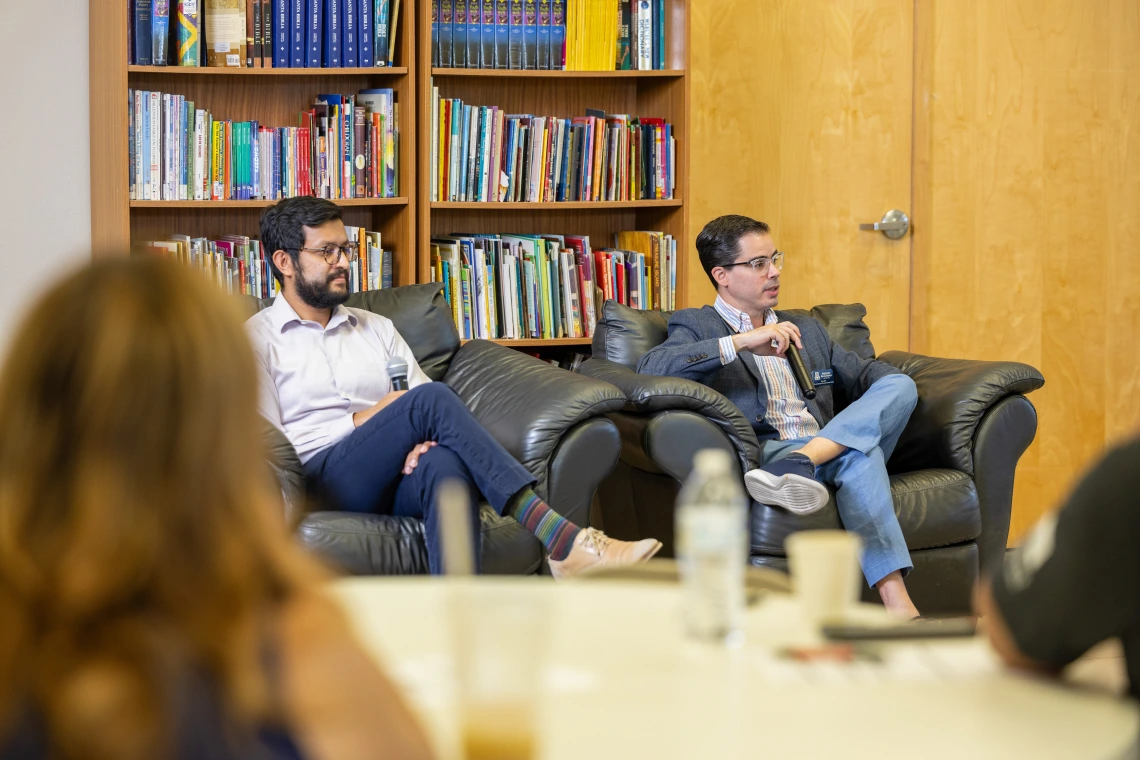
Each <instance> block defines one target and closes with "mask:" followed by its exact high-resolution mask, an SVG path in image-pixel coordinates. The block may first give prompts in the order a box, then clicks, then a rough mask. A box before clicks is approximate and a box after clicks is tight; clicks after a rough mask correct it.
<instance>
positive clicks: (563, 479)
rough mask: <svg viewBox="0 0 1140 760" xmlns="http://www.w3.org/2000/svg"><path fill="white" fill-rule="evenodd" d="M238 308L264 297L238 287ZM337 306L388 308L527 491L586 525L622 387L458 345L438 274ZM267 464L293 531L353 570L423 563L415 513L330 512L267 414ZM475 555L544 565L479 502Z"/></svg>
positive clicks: (613, 442)
mask: <svg viewBox="0 0 1140 760" xmlns="http://www.w3.org/2000/svg"><path fill="white" fill-rule="evenodd" d="M243 300H244V302H245V306H246V307H247V308H248V310H249V313H251V314H252V313H254V312H256V311H258V310H259V309H262V308H265V307H266V306H268V305H269V303H270V301H268V300H261V299H255V298H253V297H249V296H245V297H243ZM347 305H348V306H354V307H357V308H363V309H368V310H369V311H372V312H375V313H377V314H382V315H384V316H386V317H388V318H389V319H391V320H392V321H393V322H394V323H395V325H396V329H397V330H399V332H400V334H401V335H402V336H403V337H404V339H405V340H406V341H407V342H408V344H409V345H410V346H411V347H412V352H413V353H414V354H415V356H416V360H417V361H418V362H419V364H420V366H421V367H422V368H423V370H424V372H425V373H426V374H427V375H428V377H430V378H431V379H432V380H433V381H436V382H443V383H446V384H447V385H448V386H450V387H451V388H452V389H453V390H454V391H455V392H456V393H457V394H458V395H459V397H460V398H461V399H463V401H464V403H465V404H466V405H467V408H468V409H470V410H471V412H472V414H474V415H475V418H476V419H478V420H479V422H481V423H482V424H483V425H484V426H485V427H486V428H487V429H488V430H489V431H490V432H491V435H492V436H494V438H495V439H496V440H497V441H499V443H501V444H502V445H503V447H504V448H506V450H507V451H509V452H510V453H511V455H512V456H514V457H515V458H516V459H517V460H518V461H519V462H521V463H522V464H523V466H524V467H526V468H527V469H528V470H529V471H530V472H531V473H533V474H534V476H535V477H536V478H537V479H538V483H537V485H536V486H535V490H536V491H537V492H538V493H539V495H541V496H542V497H543V498H544V499H546V500H547V501H548V502H549V503H550V504H551V505H553V506H554V507H555V508H556V509H558V510H559V512H561V513H562V514H563V515H564V516H565V517H566V518H567V519H570V520H572V521H574V522H576V523H578V524H579V525H587V524H588V520H589V514H590V505H591V502H592V501H593V498H594V492H595V490H596V489H597V487H598V484H599V483H600V482H601V481H602V479H603V478H605V477H606V476H607V475H608V474H609V473H610V472H611V471H612V470H613V468H614V465H615V463H616V462H617V458H618V455H619V452H620V448H621V440H620V437H619V435H618V431H617V427H616V425H615V423H614V422H613V421H612V420H610V419H608V418H607V416H606V415H607V413H609V412H615V411H619V410H620V409H621V408H622V407H623V406H624V405H625V396H624V395H623V394H622V393H621V392H620V391H619V390H618V389H617V388H614V387H613V386H612V385H609V384H608V383H604V382H600V381H598V380H595V379H592V378H589V377H586V376H583V375H579V374H574V373H570V372H566V371H565V370H561V369H558V368H557V367H553V366H551V365H550V364H547V363H545V362H542V361H540V360H538V359H535V358H533V357H530V356H526V355H525V354H521V353H519V352H517V351H514V350H512V349H509V348H506V347H504V346H500V345H498V344H495V343H491V342H489V341H484V340H473V341H469V342H467V343H465V344H463V345H460V341H459V334H458V333H457V332H456V329H455V324H454V323H453V322H452V319H451V311H450V308H449V307H448V305H447V302H446V301H445V300H444V298H443V291H442V286H440V285H438V284H427V285H409V286H406V287H400V288H386V289H383V290H376V291H369V292H366V293H358V294H354V295H353V296H352V297H351V298H349V300H348V303H347ZM265 428H266V429H265V438H266V443H267V446H268V449H269V457H270V465H271V467H272V469H273V471H274V474H275V475H276V476H277V478H278V481H279V482H280V484H281V487H282V493H283V495H284V497H285V503H286V509H287V512H288V513H289V514H288V515H287V517H288V518H289V519H290V520H291V521H293V522H296V524H297V526H298V527H297V531H298V535H299V537H300V539H301V541H302V542H303V543H304V544H305V545H306V546H308V547H309V548H311V549H313V550H314V551H316V552H317V553H319V554H320V555H321V556H323V557H324V558H326V559H328V560H330V561H331V562H332V563H333V564H335V565H336V566H338V567H340V568H342V569H343V570H345V571H347V572H349V573H352V574H356V575H389V574H413V573H426V572H427V571H428V564H427V550H426V547H425V544H424V537H423V523H422V521H421V520H418V519H415V518H410V517H394V516H390V515H373V514H360V513H355V512H339V511H331V510H330V509H329V507H331V506H333V505H322V504H321V503H320V501H319V500H320V496H319V494H316V492H315V490H314V489H310V488H306V484H305V481H304V475H303V473H302V470H301V462H300V459H299V458H298V457H297V453H296V451H295V450H294V449H293V446H292V445H291V444H290V443H289V441H288V439H287V438H285V436H284V435H283V434H282V433H281V432H280V431H278V430H277V429H276V428H274V427H273V426H272V425H269V424H266V426H265ZM481 522H482V543H483V546H482V566H483V572H484V573H488V574H527V573H534V572H537V571H539V570H540V569H541V568H542V566H543V564H544V563H543V552H542V545H541V544H540V543H539V542H538V540H537V539H535V537H534V536H533V535H532V534H531V533H530V532H528V531H526V530H525V529H523V528H522V527H521V526H520V525H519V524H518V523H517V522H515V521H514V520H513V519H510V518H503V517H499V516H498V515H496V514H495V513H494V511H493V510H491V508H490V507H489V506H487V505H486V504H484V505H483V506H482V512H481Z"/></svg>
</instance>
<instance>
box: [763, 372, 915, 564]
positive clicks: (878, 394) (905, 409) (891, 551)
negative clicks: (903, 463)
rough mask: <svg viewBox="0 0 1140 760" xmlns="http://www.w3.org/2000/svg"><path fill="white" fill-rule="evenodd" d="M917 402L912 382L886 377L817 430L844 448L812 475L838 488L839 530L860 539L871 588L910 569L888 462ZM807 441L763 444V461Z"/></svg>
mask: <svg viewBox="0 0 1140 760" xmlns="http://www.w3.org/2000/svg"><path fill="white" fill-rule="evenodd" d="M917 403H918V391H917V390H916V389H915V386H914V381H913V380H911V379H910V378H909V377H907V376H906V375H887V376H886V377H883V378H880V379H879V380H878V381H876V382H875V383H874V384H873V385H872V386H871V387H870V388H869V389H868V390H867V392H866V393H864V394H863V395H862V396H861V397H860V398H859V400H858V401H856V402H855V403H853V404H851V405H850V406H848V407H847V408H846V409H844V410H843V411H842V412H840V413H839V414H837V415H835V417H834V418H833V419H832V420H831V422H829V423H827V425H825V426H824V428H823V429H822V430H820V431H819V437H821V438H826V439H828V440H830V441H834V442H835V443H838V444H840V445H841V446H846V447H847V451H845V452H843V453H842V454H840V455H839V456H837V457H836V458H835V459H832V460H831V461H830V462H826V463H824V464H822V465H820V466H819V467H818V468H816V471H815V474H816V477H818V478H819V479H820V480H821V481H823V482H824V483H826V484H827V485H829V486H832V487H833V488H835V489H836V492H835V504H836V506H837V507H838V509H839V519H840V520H841V521H842V522H843V527H844V528H846V529H847V530H849V531H851V532H852V533H856V534H858V536H859V538H861V539H862V540H863V555H862V559H861V562H862V565H863V575H864V576H866V578H867V583H869V584H871V585H872V586H874V585H875V584H876V583H878V582H879V581H881V580H882V579H883V578H885V577H886V576H887V575H889V574H891V573H893V572H894V571H896V570H901V571H902V573H903V575H906V574H907V573H909V572H910V570H911V568H913V567H914V566H913V565H912V564H911V561H910V553H909V552H908V551H907V548H906V540H905V539H903V534H902V528H900V527H899V521H898V517H896V516H895V504H894V500H893V499H892V498H891V484H890V480H889V479H888V477H887V459H889V458H890V456H891V452H893V451H894V450H895V444H896V443H898V440H899V436H900V435H902V431H903V428H905V427H906V423H907V420H909V419H910V413H911V412H913V411H914V407H915V404H917ZM811 439H812V436H808V437H805V438H793V439H790V440H787V441H765V442H764V450H763V456H764V461H765V462H770V461H773V460H776V459H782V458H783V457H786V456H787V455H788V454H790V453H792V452H793V451H795V450H796V449H799V448H803V445H804V444H805V443H807V442H808V441H810V440H811Z"/></svg>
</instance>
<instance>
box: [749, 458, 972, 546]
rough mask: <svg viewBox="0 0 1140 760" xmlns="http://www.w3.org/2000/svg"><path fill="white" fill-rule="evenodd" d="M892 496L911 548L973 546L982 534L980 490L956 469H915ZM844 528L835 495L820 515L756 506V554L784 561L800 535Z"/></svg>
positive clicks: (894, 484) (894, 483)
mask: <svg viewBox="0 0 1140 760" xmlns="http://www.w3.org/2000/svg"><path fill="white" fill-rule="evenodd" d="M891 496H892V498H893V499H894V502H895V515H897V516H898V520H899V525H900V526H901V527H902V531H903V536H904V537H905V538H906V545H907V548H908V549H911V550H915V549H929V548H932V547H936V546H949V545H951V544H958V543H962V542H963V541H971V540H973V539H975V538H977V537H978V536H980V535H981V534H982V516H981V511H980V509H979V506H978V491H977V489H976V488H975V486H974V481H973V480H972V479H971V478H970V476H968V475H966V473H964V472H959V471H958V470H916V471H914V472H908V473H903V474H900V475H892V476H891ZM842 527H843V525H842V523H841V522H840V520H839V511H838V509H837V508H836V506H835V493H834V490H832V496H831V499H830V500H829V501H828V503H827V505H826V506H825V507H824V508H823V509H821V510H819V511H818V512H816V513H814V514H811V515H806V516H796V515H793V514H791V513H789V512H787V511H785V510H783V509H779V508H777V507H769V506H766V505H763V504H754V505H753V506H752V518H751V533H752V553H753V554H771V555H778V556H783V554H784V540H785V539H786V538H787V537H788V536H789V535H790V534H791V533H794V532H796V531H800V530H821V529H833V530H838V529H841V528H842Z"/></svg>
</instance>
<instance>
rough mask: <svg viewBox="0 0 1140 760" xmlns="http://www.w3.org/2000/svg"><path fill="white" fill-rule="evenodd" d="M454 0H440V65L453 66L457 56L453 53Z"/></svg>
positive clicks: (446, 67) (444, 66)
mask: <svg viewBox="0 0 1140 760" xmlns="http://www.w3.org/2000/svg"><path fill="white" fill-rule="evenodd" d="M453 3H454V0H439V65H440V66H441V67H443V68H445V69H448V68H451V67H452V66H453V65H454V64H453V61H454V60H455V58H454V57H453V56H452V55H451V32H452V28H451V27H452V22H451V18H452V8H453Z"/></svg>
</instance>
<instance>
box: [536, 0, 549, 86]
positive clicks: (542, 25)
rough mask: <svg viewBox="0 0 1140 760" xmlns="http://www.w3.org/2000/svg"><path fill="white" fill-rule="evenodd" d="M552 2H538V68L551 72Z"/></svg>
mask: <svg viewBox="0 0 1140 760" xmlns="http://www.w3.org/2000/svg"><path fill="white" fill-rule="evenodd" d="M550 42H551V35H550V0H538V68H540V69H542V70H544V71H549V70H550V68H551V55H550Z"/></svg>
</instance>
